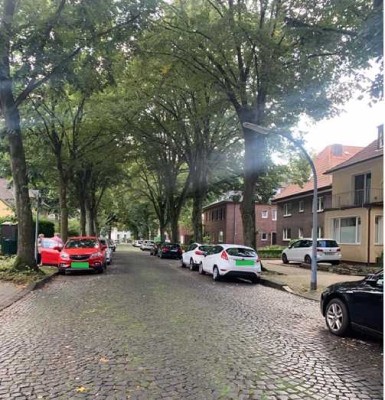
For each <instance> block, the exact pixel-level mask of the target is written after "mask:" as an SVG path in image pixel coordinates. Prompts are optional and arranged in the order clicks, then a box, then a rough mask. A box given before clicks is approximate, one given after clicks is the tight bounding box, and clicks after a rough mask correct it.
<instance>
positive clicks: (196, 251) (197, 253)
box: [195, 250, 203, 256]
mask: <svg viewBox="0 0 385 400" xmlns="http://www.w3.org/2000/svg"><path fill="white" fill-rule="evenodd" d="M195 254H196V255H197V256H203V251H202V250H195Z"/></svg>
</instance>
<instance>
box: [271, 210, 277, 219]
mask: <svg viewBox="0 0 385 400" xmlns="http://www.w3.org/2000/svg"><path fill="white" fill-rule="evenodd" d="M271 220H272V221H276V220H277V210H271Z"/></svg>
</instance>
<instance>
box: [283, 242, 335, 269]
mask: <svg viewBox="0 0 385 400" xmlns="http://www.w3.org/2000/svg"><path fill="white" fill-rule="evenodd" d="M312 243H313V240H312V239H307V238H303V239H298V240H296V241H294V242H293V243H291V245H290V246H289V247H286V249H284V250H283V251H282V262H283V263H284V264H288V263H289V262H290V261H295V262H305V263H307V264H311V255H312ZM340 261H341V249H340V246H339V245H338V243H337V242H336V241H335V240H334V239H317V262H329V263H331V264H333V265H338V264H339V263H340Z"/></svg>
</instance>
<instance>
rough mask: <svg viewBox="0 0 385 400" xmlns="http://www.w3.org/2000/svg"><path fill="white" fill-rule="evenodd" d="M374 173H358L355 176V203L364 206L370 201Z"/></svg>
mask: <svg viewBox="0 0 385 400" xmlns="http://www.w3.org/2000/svg"><path fill="white" fill-rule="evenodd" d="M371 186H372V174H371V173H368V174H363V175H356V176H355V177H354V205H355V206H362V205H363V204H366V203H369V202H370V189H371Z"/></svg>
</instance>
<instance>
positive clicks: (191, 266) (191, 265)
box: [188, 258, 195, 271]
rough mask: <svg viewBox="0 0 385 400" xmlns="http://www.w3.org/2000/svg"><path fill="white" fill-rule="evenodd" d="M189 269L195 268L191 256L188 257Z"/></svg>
mask: <svg viewBox="0 0 385 400" xmlns="http://www.w3.org/2000/svg"><path fill="white" fill-rule="evenodd" d="M188 267H189V269H190V271H194V269H195V264H194V260H193V259H192V258H190V263H189V265H188Z"/></svg>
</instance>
